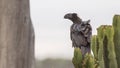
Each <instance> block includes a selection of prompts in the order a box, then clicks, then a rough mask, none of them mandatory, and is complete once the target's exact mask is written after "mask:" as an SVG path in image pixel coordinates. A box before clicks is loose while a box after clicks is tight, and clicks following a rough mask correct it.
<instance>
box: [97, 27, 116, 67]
mask: <svg viewBox="0 0 120 68" xmlns="http://www.w3.org/2000/svg"><path fill="white" fill-rule="evenodd" d="M113 36H114V30H113V27H112V26H109V25H102V26H100V27H99V28H98V37H99V44H100V48H99V54H98V55H99V56H98V60H99V62H100V67H101V68H104V67H105V68H117V61H116V55H115V49H114V42H113ZM101 51H102V52H101ZM103 62H104V64H103Z"/></svg>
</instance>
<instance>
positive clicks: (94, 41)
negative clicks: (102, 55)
mask: <svg viewBox="0 0 120 68" xmlns="http://www.w3.org/2000/svg"><path fill="white" fill-rule="evenodd" d="M91 48H92V51H93V54H94V57H95V59H97V57H98V52H97V50H98V45H97V36H96V35H93V36H92V39H91Z"/></svg>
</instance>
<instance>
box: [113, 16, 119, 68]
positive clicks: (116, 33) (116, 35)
mask: <svg viewBox="0 0 120 68" xmlns="http://www.w3.org/2000/svg"><path fill="white" fill-rule="evenodd" d="M113 28H114V45H115V53H116V59H117V64H118V68H120V15H115V16H114V18H113Z"/></svg>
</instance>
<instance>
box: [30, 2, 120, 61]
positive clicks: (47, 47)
mask: <svg viewBox="0 0 120 68" xmlns="http://www.w3.org/2000/svg"><path fill="white" fill-rule="evenodd" d="M30 7H31V8H30V9H31V19H32V22H33V25H34V29H35V36H36V38H35V56H36V58H37V59H45V58H65V59H66V58H68V59H72V57H73V48H72V45H71V40H70V26H71V25H72V22H71V21H69V20H65V19H63V16H64V15H65V14H66V13H71V12H75V13H78V15H79V17H81V18H82V19H83V20H88V19H90V20H91V22H90V23H91V25H92V27H93V34H96V33H97V32H96V28H97V27H99V26H100V25H106V24H109V25H111V24H112V18H113V16H114V15H115V14H120V0H30Z"/></svg>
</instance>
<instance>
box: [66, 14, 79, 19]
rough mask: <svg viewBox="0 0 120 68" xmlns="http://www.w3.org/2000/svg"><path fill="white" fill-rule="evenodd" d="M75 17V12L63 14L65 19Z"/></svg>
mask: <svg viewBox="0 0 120 68" xmlns="http://www.w3.org/2000/svg"><path fill="white" fill-rule="evenodd" d="M76 17H78V16H77V13H67V14H65V16H64V18H65V19H70V20H72V19H73V18H76Z"/></svg>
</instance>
